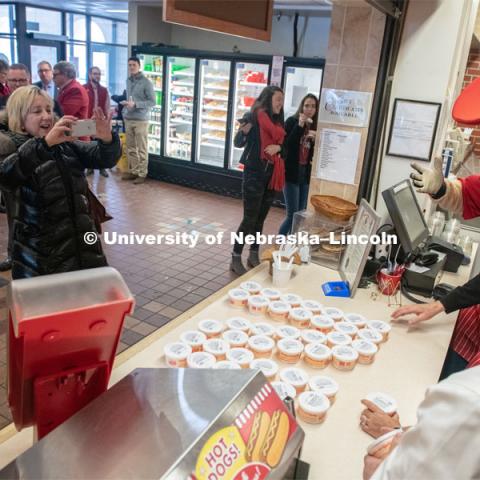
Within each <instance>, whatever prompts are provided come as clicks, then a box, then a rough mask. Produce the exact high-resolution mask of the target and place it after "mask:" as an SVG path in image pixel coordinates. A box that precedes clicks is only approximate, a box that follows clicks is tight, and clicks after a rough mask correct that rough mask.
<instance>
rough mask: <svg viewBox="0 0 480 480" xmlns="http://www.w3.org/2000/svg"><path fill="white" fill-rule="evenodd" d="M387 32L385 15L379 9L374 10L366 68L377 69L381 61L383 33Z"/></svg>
mask: <svg viewBox="0 0 480 480" xmlns="http://www.w3.org/2000/svg"><path fill="white" fill-rule="evenodd" d="M384 30H385V15H384V14H383V13H381V12H379V11H378V10H377V9H375V8H374V9H373V10H372V19H371V22H370V32H369V35H368V42H367V54H366V56H365V66H366V67H377V66H378V62H379V59H380V51H381V49H382V43H383V32H384Z"/></svg>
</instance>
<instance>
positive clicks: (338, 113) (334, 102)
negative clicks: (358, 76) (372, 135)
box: [318, 88, 372, 127]
mask: <svg viewBox="0 0 480 480" xmlns="http://www.w3.org/2000/svg"><path fill="white" fill-rule="evenodd" d="M371 103H372V94H371V93H369V92H355V91H352V90H336V89H333V88H324V89H322V97H321V99H320V106H319V110H318V119H319V120H320V121H322V122H326V123H338V124H340V125H349V126H350V127H367V126H368V119H369V116H370V104H371Z"/></svg>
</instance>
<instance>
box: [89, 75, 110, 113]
mask: <svg viewBox="0 0 480 480" xmlns="http://www.w3.org/2000/svg"><path fill="white" fill-rule="evenodd" d="M83 88H85V90H86V91H87V94H88V118H91V117H92V115H93V107H94V106H95V92H94V89H93V85H92V83H91V82H88V83H86V84H85V85H84V86H83ZM97 96H98V100H97V101H98V106H99V107H100V108H101V109H102V110H103V113H104V114H105V115H106V116H107V117H108V114H109V113H110V112H109V105H110V98H109V95H108V90H107V89H106V88H105V87H102V86H101V85H97Z"/></svg>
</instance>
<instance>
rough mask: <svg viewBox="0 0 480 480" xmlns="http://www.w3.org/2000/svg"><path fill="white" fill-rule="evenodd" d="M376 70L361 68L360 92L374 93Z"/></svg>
mask: <svg viewBox="0 0 480 480" xmlns="http://www.w3.org/2000/svg"><path fill="white" fill-rule="evenodd" d="M377 73H378V69H377V68H366V67H365V68H362V79H361V81H360V90H361V91H362V92H372V93H373V92H374V91H375V86H376V84H377Z"/></svg>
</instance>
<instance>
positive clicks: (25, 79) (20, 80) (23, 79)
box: [7, 78, 28, 85]
mask: <svg viewBox="0 0 480 480" xmlns="http://www.w3.org/2000/svg"><path fill="white" fill-rule="evenodd" d="M7 82H8V83H24V84H25V85H26V84H27V83H28V79H27V78H8V79H7Z"/></svg>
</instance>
